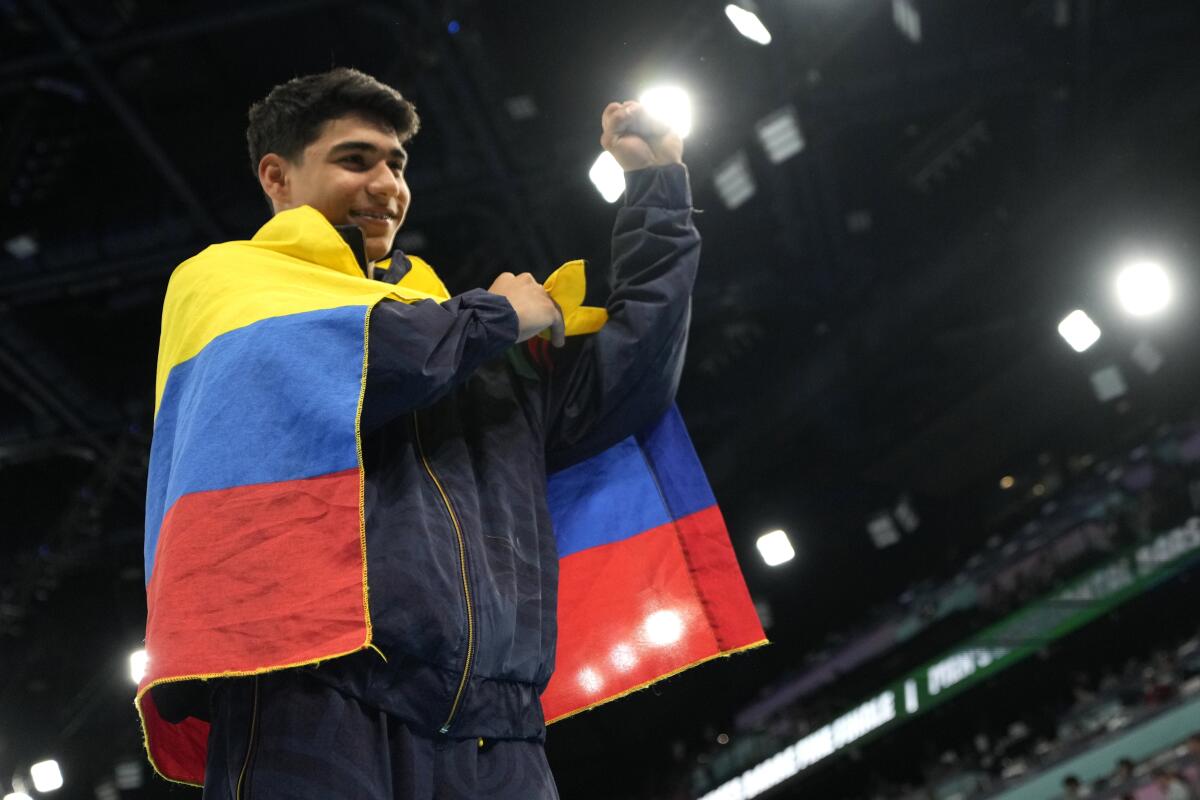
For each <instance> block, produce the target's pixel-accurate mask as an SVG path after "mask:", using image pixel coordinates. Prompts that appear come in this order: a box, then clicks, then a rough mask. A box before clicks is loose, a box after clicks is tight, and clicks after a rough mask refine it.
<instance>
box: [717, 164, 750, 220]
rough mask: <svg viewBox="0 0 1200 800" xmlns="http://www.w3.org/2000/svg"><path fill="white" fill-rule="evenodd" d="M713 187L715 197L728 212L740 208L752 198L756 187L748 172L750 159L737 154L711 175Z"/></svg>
mask: <svg viewBox="0 0 1200 800" xmlns="http://www.w3.org/2000/svg"><path fill="white" fill-rule="evenodd" d="M713 185H714V186H715V187H716V188H717V195H718V196H720V198H721V202H722V203H724V204H725V207H726V208H728V209H729V210H730V211H733V210H734V209H736V208H738V207H739V206H741V205H742V204H743V203H745V202H746V201H747V200H749V199H750V198H751V197H753V196H754V192H755V191H756V190H757V186H756V185H755V183H754V175H753V173H751V172H750V159H749V158H747V157H746V154H745V153H741V152H739V153H737V154H736V155H734V156H733V157H732V158H730V159H728V160H727V161H726V162H725V163H724V164H722V165H721V166H719V167H717V170H716V172H714V173H713Z"/></svg>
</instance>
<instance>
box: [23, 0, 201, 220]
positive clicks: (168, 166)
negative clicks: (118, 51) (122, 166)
mask: <svg viewBox="0 0 1200 800" xmlns="http://www.w3.org/2000/svg"><path fill="white" fill-rule="evenodd" d="M27 4H28V6H29V7H30V9H31V10H32V11H33V13H34V14H36V15H37V17H38V19H40V20H41V22H42V24H43V25H45V26H46V27H47V28H48V29H49V30H50V32H51V33H52V34H53V35H54V38H55V39H57V40H58V42H59V44H60V45H61V46H62V48H63V52H64V54H65V55H66V56H67V58H69V59H70V60H71V62H73V63H74V64H75V65H76V66H77V67H79V69H80V70H81V71H82V72H83V74H84V76H85V77H86V78H87V80H88V83H90V84H91V86H92V88H93V89H94V90H95V91H96V93H97V94H98V95H100V97H101V98H102V99H103V100H104V102H105V103H106V104H107V105H108V107H109V108H110V109H111V110H112V112H113V113H114V114H116V116H117V119H118V120H120V122H121V124H122V125H123V126H124V127H125V130H126V132H128V133H129V135H130V136H132V137H133V139H134V141H136V142H137V144H138V146H139V147H140V148H141V149H142V152H144V153H145V154H146V156H147V158H149V159H150V162H151V163H152V164H153V165H154V167H155V169H157V170H158V173H159V175H160V176H161V177H162V178H163V180H165V181H166V182H167V184H168V185H169V186H170V187H171V189H173V190H174V192H175V194H176V195H178V196H179V199H180V200H182V201H183V204H184V206H185V207H186V208H187V209H188V212H189V213H190V214H191V216H192V218H193V219H194V220H195V221H196V224H197V226H198V227H199V228H200V231H201V233H203V234H204V235H205V236H206V237H207V238H209V239H221V238H223V236H222V233H221V225H220V224H219V223H218V222H217V219H216V217H214V216H213V215H212V214H211V213H209V211H208V209H207V208H206V207H205V206H204V204H203V203H202V202H201V201H200V197H199V195H197V194H196V192H195V190H193V189H192V187H191V185H190V184H189V183H188V182H187V179H186V178H184V177H183V174H182V173H181V172H180V171H179V170H178V169H177V168H176V167H175V164H174V163H173V162H172V161H171V158H170V157H169V156H168V155H167V153H166V151H165V150H163V148H162V146H161V145H160V144H159V143H158V141H157V140H155V138H154V136H153V135H152V134H151V133H150V130H149V129H148V128H147V127H146V125H145V124H144V123H143V122H142V120H141V118H140V117H139V116H138V115H137V113H136V112H135V111H134V110H133V107H132V106H130V105H129V103H127V102H126V101H125V98H123V97H122V96H121V95H120V93H119V92H118V91H117V90H116V88H115V87H114V86H113V85H112V82H111V81H109V79H108V78H107V77H106V76H105V75H104V73H103V72H102V71H101V69H100V67H99V66H97V64H96V60H95V58H94V57H93V56H92V54H91V53H90V52H89V51H88V50H87V48H86V47H84V45H83V43H82V42H81V41H80V40H79V37H77V36H76V35H75V34H74V32H72V31H71V29H70V28H68V27H67V24H66V23H65V22H64V21H63V19H62V17H60V16H59V15H58V12H57V11H55V10H54V8H53V7H52V6H51V5H50V3H49V2H47V0H27Z"/></svg>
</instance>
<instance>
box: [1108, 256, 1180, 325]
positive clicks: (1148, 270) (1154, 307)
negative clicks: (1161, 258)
mask: <svg viewBox="0 0 1200 800" xmlns="http://www.w3.org/2000/svg"><path fill="white" fill-rule="evenodd" d="M1116 286H1117V299H1118V300H1120V302H1121V307H1122V308H1124V309H1125V311H1126V313H1128V314H1130V315H1132V316H1135V317H1148V316H1150V315H1151V314H1157V313H1158V312H1160V311H1162V310H1163V309H1164V308H1166V307H1167V305H1168V304H1170V302H1171V279H1170V278H1169V277H1167V272H1166V270H1164V269H1163V268H1162V267H1161V266H1160V265H1159V264H1156V263H1155V262H1153V261H1138V262H1135V263H1133V264H1130V265H1129V266H1127V267H1125V268H1124V269H1122V270H1121V272H1120V273H1118V275H1117V283H1116Z"/></svg>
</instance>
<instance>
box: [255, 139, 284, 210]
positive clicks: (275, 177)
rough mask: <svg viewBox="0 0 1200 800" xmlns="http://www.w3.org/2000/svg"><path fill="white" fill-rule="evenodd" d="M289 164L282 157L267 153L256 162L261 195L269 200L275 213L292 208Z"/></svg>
mask: <svg viewBox="0 0 1200 800" xmlns="http://www.w3.org/2000/svg"><path fill="white" fill-rule="evenodd" d="M290 166H291V164H289V163H288V160H287V159H286V158H284V157H283V156H280V155H277V154H275V153H267V154H266V155H265V156H263V157H262V160H261V161H259V162H258V182H259V184H260V185H261V186H262V190H263V193H264V194H265V195H266V196H267V197H269V198H270V199H271V205H272V206H274V207H275V213H279V212H280V211H283V210H284V209H288V208H291V207H292V186H291V182H290V181H289V180H288V178H289V175H288V172H289V167H290Z"/></svg>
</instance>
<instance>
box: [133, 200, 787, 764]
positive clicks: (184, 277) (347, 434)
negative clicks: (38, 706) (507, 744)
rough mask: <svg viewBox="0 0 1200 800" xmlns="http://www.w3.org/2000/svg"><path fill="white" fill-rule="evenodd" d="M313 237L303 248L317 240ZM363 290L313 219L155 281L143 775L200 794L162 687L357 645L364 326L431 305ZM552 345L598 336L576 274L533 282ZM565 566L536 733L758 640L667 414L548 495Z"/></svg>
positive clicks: (598, 314) (427, 287) (273, 228)
mask: <svg viewBox="0 0 1200 800" xmlns="http://www.w3.org/2000/svg"><path fill="white" fill-rule="evenodd" d="M314 231H315V232H316V234H315V235H314ZM411 261H412V265H413V268H412V269H411V270H410V271H409V272H408V274H406V275H405V277H404V278H403V279H402V280H401V282H400V283H399V284H397V285H390V284H386V283H382V282H379V281H372V280H368V279H367V278H365V277H364V276H363V274H362V271H361V269H360V268H359V266H358V263H357V261H356V260H355V258H354V255H353V253H352V252H351V250H350V248H349V246H348V245H346V243H345V241H344V240H343V239H342V238H341V236H340V235H339V234H338V233H337V231H335V230H334V229H333V227H332V226H331V225H330V224H329V223H328V222H327V221H326V220H325V218H324V217H323V216H321V215H320V213H319V212H317V211H315V210H313V209H311V208H308V207H301V208H298V209H293V210H291V211H286V212H283V213H281V214H278V215H276V216H275V217H274V218H273V219H272V220H271V221H270V222H268V223H267V224H266V225H265V226H263V228H262V229H261V230H260V231H259V232H258V233H257V234H256V235H255V237H254V238H253V239H251V240H249V241H243V242H228V243H225V244H219V245H214V246H212V247H209V248H208V249H206V250H204V251H203V252H202V253H200V254H198V255H197V256H195V257H194V258H192V259H189V260H188V261H186V262H184V263H183V264H182V265H180V266H179V268H178V269H177V270H176V271H175V273H174V274H173V275H172V278H171V282H170V286H169V288H168V291H167V297H166V301H165V303H164V309H163V329H162V339H161V343H160V351H159V359H158V375H157V381H156V387H155V421H154V439H153V443H152V446H151V457H150V476H149V482H148V487H147V500H146V521H145V526H146V536H145V553H144V555H145V569H146V592H147V608H148V614H147V624H146V647H147V653H148V656H149V660H148V666H147V672H146V675H145V676H144V677H143V679H142V680H141V682H140V684H139V686H138V691H137V698H136V704H137V707H138V711H139V715H140V717H141V720H142V725H143V729H144V732H145V736H146V748H147V752H148V754H149V756H150V760H151V762H152V763H153V765H154V766H155V768H156V769H157V770H158V771H159V773H160V774H162V775H163V776H164V777H167V778H169V779H172V780H176V781H181V782H185V783H193V784H200V783H202V782H203V777H204V764H205V752H206V747H207V737H208V729H209V725H208V723H206V722H204V721H202V720H198V719H196V718H194V717H189V718H187V719H185V720H184V721H183V722H181V723H170V722H168V721H166V720H165V719H163V718H162V717H161V716H160V715H159V713H158V711H157V709H156V708H155V706H154V699H153V695H152V694H151V693H150V692H149V689H150V688H151V687H152V686H154V685H156V684H160V683H166V682H170V681H180V680H193V679H200V678H212V677H223V676H236V675H251V674H257V673H261V672H266V671H270V670H276V669H283V668H286V667H290V666H298V665H301V664H311V663H315V662H318V661H322V660H326V659H330V658H335V657H337V656H341V655H346V654H348V653H351V652H355V651H357V650H361V649H363V648H366V647H370V646H371V637H372V632H371V610H370V607H369V595H368V591H367V582H366V567H367V558H368V553H367V549H366V538H365V531H364V521H363V520H364V508H363V503H364V499H363V487H364V477H363V470H362V456H361V440H360V436H359V430H358V418H359V413H360V411H361V407H362V398H363V392H364V390H365V385H366V367H367V359H366V356H367V341H368V336H369V334H370V331H369V320H370V312H371V309H372V308H373V307H374V306H375V304H376V303H378V302H379V301H381V300H383V299H385V298H391V299H395V300H400V301H403V302H417V301H420V300H426V299H432V300H435V301H443V300H446V299H448V293H447V292H446V289H445V287H444V285H443V284H442V283H441V281H440V280H439V279H438V277H437V275H436V274H435V273H434V271H433V270H432V269H431V268H430V267H429V266H428V265H427V264H425V263H424V262H422V261H420V260H419V259H415V258H414V259H411ZM547 290H548V291H550V292H551V294H552V296H554V297H555V299H556V300H557V301H558V302H559V304H560V306H562V308H563V311H564V318H565V321H566V323H567V333H568V334H579V333H587V332H592V331H595V330H597V329H598V328H599V327H600V326H601V325H602V324H603V322H604V314H603V310H602V309H591V308H588V307H586V306H582V305H581V304H582V300H583V273H582V263H581V262H572V263H571V264H568V265H566V267H564V268H563V269H562V270H560V271H559V272H558V273H556V274H555V276H553V277H552V280H551V281H548V282H547ZM549 500H550V510H551V516H552V518H553V520H554V524H555V529H556V535H557V537H558V546H559V552H560V602H559V631H560V635H559V644H558V656H557V671H556V673H555V677H554V679H553V680H552V681H551V683H550V686H549V687H548V688H547V690H546V692H545V693H544V695H543V704H544V706H545V710H546V714H547V718H548V719H551V720H553V719H555V718H561V717H563V716H566V715H569V714H571V713H574V712H576V711H579V710H582V709H584V708H587V707H590V706H593V705H596V704H598V703H601V702H604V701H605V700H608V699H613V698H614V697H617V696H620V695H621V694H624V693H626V692H628V691H632V690H634V689H636V688H639V687H640V686H643V685H645V684H647V683H649V682H651V681H653V680H655V679H657V678H660V677H663V676H666V675H669V674H672V673H674V672H678V671H680V670H681V669H684V668H686V667H687V666H690V665H692V664H695V663H698V662H700V661H703V660H706V659H708V658H711V657H714V656H716V655H720V654H722V653H727V652H731V651H734V650H738V649H743V648H745V647H748V646H753V645H754V644H758V643H761V642H762V641H763V635H762V629H761V627H760V626H759V624H758V620H757V617H756V615H755V613H754V609H753V606H752V604H751V603H750V599H749V595H748V593H747V591H746V588H745V585H744V583H743V581H742V578H741V573H740V571H739V570H738V567H737V562H736V560H735V559H734V556H733V552H732V549H731V547H730V545H729V539H728V535H727V534H726V532H725V528H724V524H723V523H722V521H721V517H720V512H719V511H718V510H717V508H716V504H715V501H714V499H713V497H712V493H711V491H710V490H709V488H708V484H707V482H706V480H705V478H704V475H703V472H702V471H701V469H700V466H699V462H698V461H697V460H696V457H695V453H694V451H693V450H692V448H691V444H690V442H689V440H688V438H687V434H686V432H685V431H684V428H683V425H682V422H681V421H680V420H679V417H678V415H677V413H675V412H674V411H672V412H670V413H668V415H667V416H666V417H665V418H664V419H663V420H662V421H661V422H660V423H658V424H657V425H656V426H654V427H653V428H652V429H651V430H649V431H647V432H646V433H644V434H642V435H639V436H636V437H631V438H630V439H628V440H626V441H624V442H622V443H620V444H618V445H617V446H616V447H614V448H612V449H611V450H609V451H606V452H605V453H602V454H601V455H599V456H597V457H596V458H594V459H592V460H590V461H587V462H583V463H582V464H578V465H576V466H574V467H572V468H570V469H569V470H565V471H564V472H562V473H559V474H557V475H555V476H553V477H552V478H551V480H550V485H549Z"/></svg>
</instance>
